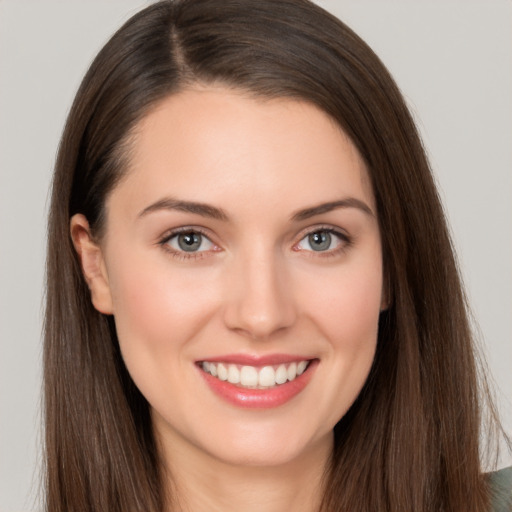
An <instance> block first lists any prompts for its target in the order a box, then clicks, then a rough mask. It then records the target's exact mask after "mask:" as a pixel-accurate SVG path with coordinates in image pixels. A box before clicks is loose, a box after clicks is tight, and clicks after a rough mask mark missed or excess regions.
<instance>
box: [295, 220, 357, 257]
mask: <svg viewBox="0 0 512 512" xmlns="http://www.w3.org/2000/svg"><path fill="white" fill-rule="evenodd" d="M315 233H329V234H330V235H334V236H335V237H337V238H338V239H339V247H335V248H334V249H328V250H326V251H314V250H305V249H300V248H298V245H299V244H300V243H301V242H302V241H303V240H305V239H306V238H307V237H308V236H311V235H314V234H315ZM352 243H353V239H352V238H351V237H350V236H348V235H347V234H346V233H344V232H342V231H340V230H338V229H335V228H333V227H331V226H315V227H314V228H313V229H307V230H306V231H304V232H303V233H301V234H300V239H299V241H298V242H297V243H296V244H295V245H294V246H293V250H294V251H297V252H303V253H307V256H308V257H311V258H318V257H319V258H331V257H335V256H339V255H340V254H343V253H344V252H346V251H347V250H348V249H349V248H350V247H351V246H352Z"/></svg>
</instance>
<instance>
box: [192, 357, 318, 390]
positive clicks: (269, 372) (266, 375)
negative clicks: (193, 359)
mask: <svg viewBox="0 0 512 512" xmlns="http://www.w3.org/2000/svg"><path fill="white" fill-rule="evenodd" d="M310 363H311V360H302V361H296V362H291V363H282V364H279V365H271V366H270V365H267V366H249V365H238V364H229V363H217V362H211V361H201V362H199V367H200V368H201V369H202V370H203V371H204V372H205V373H207V374H208V375H211V376H212V377H215V378H216V379H218V380H220V381H225V382H229V383H230V384H233V385H234V386H237V387H239V388H244V389H272V388H276V387H278V386H281V385H282V384H286V383H287V382H293V381H294V380H295V379H296V378H297V377H299V376H300V375H302V374H303V373H304V372H305V371H306V370H307V369H308V367H309V364H310Z"/></svg>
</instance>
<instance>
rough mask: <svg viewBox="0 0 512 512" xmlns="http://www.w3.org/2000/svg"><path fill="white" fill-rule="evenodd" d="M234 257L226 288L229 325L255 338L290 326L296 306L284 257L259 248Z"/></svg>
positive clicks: (293, 320)
mask: <svg viewBox="0 0 512 512" xmlns="http://www.w3.org/2000/svg"><path fill="white" fill-rule="evenodd" d="M235 259H236V261H233V265H232V266H231V268H230V273H229V278H228V284H227V289H226V302H225V309H224V322H225V324H226V326H227V327H228V328H229V329H231V330H234V331H237V332H239V333H240V334H243V335H245V336H248V337H250V338H252V339H267V338H270V337H271V336H272V335H273V334H274V333H277V332H279V331H283V330H285V329H287V328H290V327H291V326H292V325H293V324H294V322H295V321H296V317H297V310H296V305H295V303H294V297H293V289H292V286H291V282H290V279H289V277H288V272H287V269H286V265H285V262H284V261H283V260H282V258H281V259H280V258H278V257H276V255H274V254H273V251H272V250H269V251H266V250H264V249H263V248H260V249H259V250H257V251H252V253H250V254H247V255H246V256H240V257H239V258H235Z"/></svg>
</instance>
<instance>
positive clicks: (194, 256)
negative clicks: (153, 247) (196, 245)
mask: <svg viewBox="0 0 512 512" xmlns="http://www.w3.org/2000/svg"><path fill="white" fill-rule="evenodd" d="M189 233H190V234H198V235H201V236H202V237H204V238H206V239H207V240H208V241H209V242H210V243H211V244H212V245H213V246H214V247H217V246H216V245H215V244H214V243H213V242H212V241H211V240H210V237H209V236H208V234H207V233H206V232H205V231H204V230H202V229H201V228H197V227H191V226H185V227H182V228H177V229H174V230H173V231H172V232H170V233H167V234H165V235H164V236H163V237H162V238H161V239H160V240H159V241H158V245H160V246H161V247H162V249H163V250H164V251H166V252H167V253H168V254H169V255H170V256H172V257H173V258H176V259H177V260H179V261H190V260H200V259H202V258H204V257H205V256H206V255H207V254H208V253H209V252H211V251H195V252H188V253H187V252H186V251H178V250H176V249H173V248H172V247H171V246H170V245H169V242H170V241H171V240H172V239H173V238H174V237H177V236H178V235H183V234H189ZM215 252H217V251H215Z"/></svg>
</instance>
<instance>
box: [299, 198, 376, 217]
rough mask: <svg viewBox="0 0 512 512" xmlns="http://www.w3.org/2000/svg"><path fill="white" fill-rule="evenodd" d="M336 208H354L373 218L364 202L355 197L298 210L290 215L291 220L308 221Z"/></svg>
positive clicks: (370, 210) (371, 212)
mask: <svg viewBox="0 0 512 512" xmlns="http://www.w3.org/2000/svg"><path fill="white" fill-rule="evenodd" d="M338 208H356V209H358V210H361V211H362V212H363V213H365V214H366V215H369V216H370V217H375V215H374V213H373V211H372V209H371V208H370V207H369V206H368V205H367V204H366V203H365V202H364V201H361V200H360V199H356V198H355V197H347V198H346V199H340V200H339V201H330V202H328V203H322V204H319V205H316V206H312V207H311V208H305V209H303V210H299V211H297V212H295V213H294V214H293V215H292V220H293V221H301V220H306V219H310V218H311V217H314V216H315V215H321V214H322V213H327V212H330V211H332V210H337V209H338Z"/></svg>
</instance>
